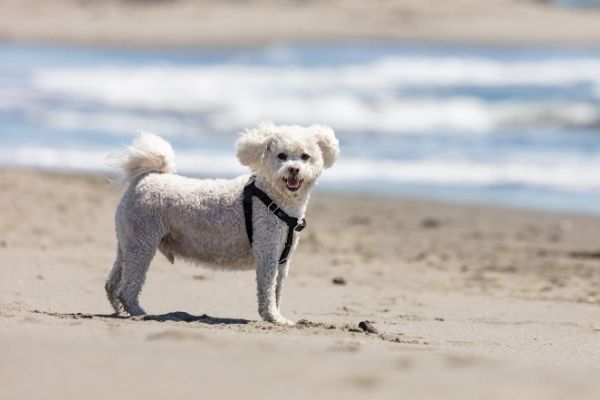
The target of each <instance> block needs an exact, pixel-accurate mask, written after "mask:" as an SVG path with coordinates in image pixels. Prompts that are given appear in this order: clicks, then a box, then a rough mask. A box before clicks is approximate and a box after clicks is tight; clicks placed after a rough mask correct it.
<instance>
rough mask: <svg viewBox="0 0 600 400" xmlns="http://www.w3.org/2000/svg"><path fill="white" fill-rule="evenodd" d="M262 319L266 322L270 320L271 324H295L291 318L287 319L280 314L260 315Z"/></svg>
mask: <svg viewBox="0 0 600 400" xmlns="http://www.w3.org/2000/svg"><path fill="white" fill-rule="evenodd" d="M262 317H263V319H264V320H265V321H267V322H270V323H272V324H276V325H282V326H293V325H296V323H295V322H294V321H292V320H289V319H287V318H285V317H283V316H281V315H278V314H277V315H263V316H262Z"/></svg>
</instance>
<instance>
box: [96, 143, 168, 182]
mask: <svg viewBox="0 0 600 400" xmlns="http://www.w3.org/2000/svg"><path fill="white" fill-rule="evenodd" d="M106 163H107V164H108V165H110V166H112V167H115V168H119V169H121V170H122V171H123V172H124V173H125V176H124V177H123V178H122V179H120V180H119V181H118V182H120V183H126V182H129V181H130V180H132V179H134V178H136V177H138V176H140V175H143V174H145V173H148V172H159V173H164V174H172V173H174V172H175V152H174V151H173V148H172V147H171V145H170V144H169V143H168V142H167V141H166V140H164V139H162V138H161V137H159V136H157V135H155V134H153V133H148V132H141V133H140V134H139V135H138V137H137V138H136V139H135V140H134V141H133V143H132V144H131V145H129V146H127V147H126V149H125V150H124V151H121V152H115V153H111V154H109V155H108V156H107V157H106Z"/></svg>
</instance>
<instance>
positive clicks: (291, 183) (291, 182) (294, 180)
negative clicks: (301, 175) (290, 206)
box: [287, 176, 300, 188]
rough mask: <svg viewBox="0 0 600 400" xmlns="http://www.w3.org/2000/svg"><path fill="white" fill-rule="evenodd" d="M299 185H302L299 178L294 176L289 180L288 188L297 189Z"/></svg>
mask: <svg viewBox="0 0 600 400" xmlns="http://www.w3.org/2000/svg"><path fill="white" fill-rule="evenodd" d="M299 184H300V181H299V180H298V178H295V177H293V176H291V177H289V178H287V186H288V187H290V188H297V187H298V185H299Z"/></svg>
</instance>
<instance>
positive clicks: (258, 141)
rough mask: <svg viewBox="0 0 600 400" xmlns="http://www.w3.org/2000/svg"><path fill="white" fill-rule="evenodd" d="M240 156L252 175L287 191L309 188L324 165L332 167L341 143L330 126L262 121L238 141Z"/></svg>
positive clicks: (299, 190) (300, 192)
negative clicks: (305, 125)
mask: <svg viewBox="0 0 600 400" xmlns="http://www.w3.org/2000/svg"><path fill="white" fill-rule="evenodd" d="M236 147H237V157H238V159H239V160H240V162H241V163H242V165H246V166H248V167H250V170H251V171H252V173H253V174H255V175H257V176H261V177H263V178H266V179H267V180H268V181H269V182H270V183H271V184H272V185H273V186H274V188H275V189H278V190H279V191H281V192H284V193H293V194H302V193H305V192H307V191H309V190H310V189H311V188H312V187H313V186H314V184H315V183H316V181H317V178H318V177H319V175H321V172H322V171H323V169H324V168H330V167H331V166H332V165H333V163H334V162H335V159H336V158H337V155H338V153H339V152H340V147H339V142H338V140H337V139H336V137H335V135H334V133H333V130H332V129H331V128H329V127H327V126H322V125H311V126H309V127H301V126H296V125H292V126H283V125H282V126H276V125H274V124H273V123H271V122H261V123H259V124H258V126H256V128H253V129H249V130H247V131H246V132H244V133H243V134H242V135H241V136H240V138H239V140H238V142H237V145H236Z"/></svg>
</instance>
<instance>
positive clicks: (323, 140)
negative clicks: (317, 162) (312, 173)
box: [310, 125, 340, 168]
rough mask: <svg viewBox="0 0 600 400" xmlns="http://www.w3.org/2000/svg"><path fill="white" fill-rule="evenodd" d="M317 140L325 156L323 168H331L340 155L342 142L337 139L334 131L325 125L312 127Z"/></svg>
mask: <svg viewBox="0 0 600 400" xmlns="http://www.w3.org/2000/svg"><path fill="white" fill-rule="evenodd" d="M310 129H311V131H312V132H313V133H314V135H315V138H316V140H317V144H318V145H319V148H320V149H321V153H322V154H323V166H324V167H325V168H331V166H332V165H333V163H334V162H335V159H336V158H337V156H338V154H339V153H340V142H339V141H338V140H337V138H336V137H335V134H334V133H333V129H331V128H330V127H328V126H324V125H313V126H311V127H310Z"/></svg>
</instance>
